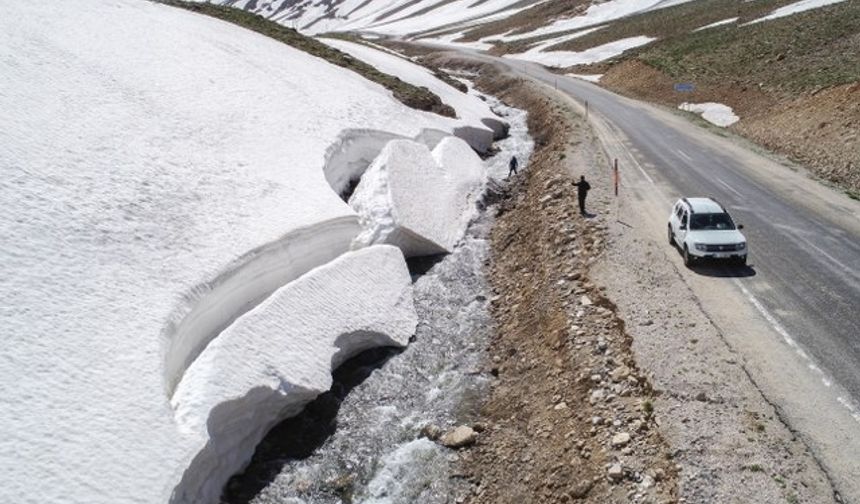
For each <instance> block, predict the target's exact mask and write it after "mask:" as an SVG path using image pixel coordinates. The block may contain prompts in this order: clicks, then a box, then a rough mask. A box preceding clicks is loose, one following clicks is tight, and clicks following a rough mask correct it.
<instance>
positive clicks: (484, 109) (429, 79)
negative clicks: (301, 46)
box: [320, 38, 507, 152]
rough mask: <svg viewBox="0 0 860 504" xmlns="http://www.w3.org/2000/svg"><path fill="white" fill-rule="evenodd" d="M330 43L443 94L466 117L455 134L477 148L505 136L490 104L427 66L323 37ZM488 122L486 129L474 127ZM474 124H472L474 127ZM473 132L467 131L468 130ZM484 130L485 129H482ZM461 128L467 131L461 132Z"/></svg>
mask: <svg viewBox="0 0 860 504" xmlns="http://www.w3.org/2000/svg"><path fill="white" fill-rule="evenodd" d="M320 40H322V41H323V42H325V43H326V44H328V45H330V46H332V47H334V48H336V49H339V50H341V51H343V52H345V53H347V54H349V55H351V56H353V57H354V58H356V59H359V60H361V61H364V62H365V63H368V64H370V65H371V66H374V67H376V68H377V69H378V70H380V71H382V72H385V73H387V74H391V75H394V76H396V77H399V78H400V79H402V80H403V81H405V82H408V83H410V84H413V85H415V86H419V87H426V88H427V89H429V90H430V91H432V92H434V93H436V94H437V95H439V97H440V98H442V101H443V102H445V103H447V104H448V105H451V106H452V107H454V110H455V111H456V113H457V118H458V119H461V120H464V121H465V124H464V125H463V126H464V127H465V128H463V129H457V128H455V130H454V131H455V133H458V136H460V137H462V138H463V139H464V140H466V141H467V142H469V144H470V145H472V146H473V147H474V148H476V149H477V150H479V151H481V152H485V151H486V150H487V149H488V148H489V147H490V145H491V144H492V142H493V139H494V138H501V137H503V136H504V135H505V133H506V131H507V128H506V125H505V124H504V122H502V121H501V120H499V118H498V116H496V114H495V113H493V111H492V110H490V107H488V106H487V104H486V103H485V102H483V101H481V100H480V99H478V98H477V97H475V96H474V95H470V94H467V93H463V92H462V91H460V90H458V89H456V88H454V87H452V86H451V85H450V84H448V83H446V82H444V81H442V80H440V79H438V78H437V77H436V76H434V75H433V73H432V72H430V70H428V69H427V68H425V67H423V66H421V65H418V64H416V63H413V62H411V61H409V60H407V59H405V58H403V57H402V56H398V55H396V54H392V53H390V52H387V51H382V50H378V49H374V48H373V47H369V46H367V45H364V44H356V43H354V42H348V41H346V40H341V39H328V38H322V39H320ZM477 124H485V125H486V126H487V127H486V128H480V127H474V125H477ZM470 125H471V126H470ZM466 130H468V131H470V133H469V134H466V133H465V131H466ZM481 130H484V131H481ZM460 131H463V132H462V133H460Z"/></svg>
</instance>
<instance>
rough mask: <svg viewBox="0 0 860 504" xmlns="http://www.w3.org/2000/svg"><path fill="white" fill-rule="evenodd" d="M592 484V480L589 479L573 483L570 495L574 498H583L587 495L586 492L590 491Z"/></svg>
mask: <svg viewBox="0 0 860 504" xmlns="http://www.w3.org/2000/svg"><path fill="white" fill-rule="evenodd" d="M593 486H594V482H593V481H591V480H585V481H580V482H578V483H575V484H574V485H573V487H572V488H571V489H570V496H571V497H572V498H574V499H584V498H585V497H588V493H589V492H590V491H591V488H592V487H593Z"/></svg>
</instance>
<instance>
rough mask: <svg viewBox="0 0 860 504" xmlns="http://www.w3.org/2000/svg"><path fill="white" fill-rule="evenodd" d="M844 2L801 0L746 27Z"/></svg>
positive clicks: (834, 0) (751, 22) (837, 0)
mask: <svg viewBox="0 0 860 504" xmlns="http://www.w3.org/2000/svg"><path fill="white" fill-rule="evenodd" d="M844 1H845V0H801V1H800V2H795V3H793V4H789V5H786V6H785V7H780V8H779V9H776V10H775V11H773V12H771V13H770V14H768V15H767V16H764V17H760V18H758V19H755V20H753V21H750V22H749V23H746V25H751V24H755V23H761V22H762V21H769V20H771V19H779V18H781V17H786V16H791V15H792V14H797V13H799V12H804V11H808V10H812V9H817V8H819V7H824V6H827V5H832V4H836V3H841V2H844ZM746 25H745V26H746Z"/></svg>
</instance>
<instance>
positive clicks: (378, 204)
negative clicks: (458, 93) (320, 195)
mask: <svg viewBox="0 0 860 504" xmlns="http://www.w3.org/2000/svg"><path fill="white" fill-rule="evenodd" d="M484 176H485V175H484V167H483V164H482V162H481V159H480V158H478V156H477V155H476V154H475V153H474V152H472V150H471V149H470V148H469V146H468V145H467V144H466V143H465V142H464V141H462V140H460V139H458V138H454V137H448V138H446V139H444V140H442V142H440V143H439V145H437V146H436V148H435V149H433V151H432V152H431V151H430V149H428V148H427V147H426V146H425V145H423V144H420V143H417V142H412V141H408V140H394V141H392V142H390V143H388V145H386V146H385V149H383V151H382V152H381V153H380V154H379V157H377V158H376V159H375V160H374V161H373V163H372V164H371V165H370V167H369V168H368V169H367V171H366V172H365V174H364V177H362V179H361V182H360V183H359V184H358V187H356V189H355V193H353V195H352V197H351V198H350V200H349V204H350V205H351V206H352V207H353V208H354V209H355V211H356V212H358V215H359V218H360V221H361V224H362V226H363V227H364V228H365V229H364V231H363V232H362V233H361V234H360V235H359V236H358V238H356V246H362V245H369V244H373V243H390V244H392V245H397V246H398V247H400V249H401V250H403V253H404V254H405V255H406V256H407V257H410V256H421V255H431V254H439V253H444V252H450V251H451V249H452V248H453V246H454V245H455V244H456V242H457V240H459V239H460V237H461V236H462V234H463V231H464V230H465V228H466V225H467V224H468V221H469V219H470V218H471V217H472V216H473V212H474V208H475V201H476V198H477V196H478V192H479V189H480V187H481V185H482V183H483V180H484Z"/></svg>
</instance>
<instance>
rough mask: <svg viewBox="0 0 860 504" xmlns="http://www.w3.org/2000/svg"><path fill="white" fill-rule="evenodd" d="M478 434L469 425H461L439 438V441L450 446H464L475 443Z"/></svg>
mask: <svg viewBox="0 0 860 504" xmlns="http://www.w3.org/2000/svg"><path fill="white" fill-rule="evenodd" d="M477 439H478V434H477V433H476V432H475V430H474V429H472V428H471V427H469V426H466V425H461V426H459V427H457V428H455V429H453V430H450V431H448V432H446V433H445V435H444V436H442V437H441V438H439V442H440V443H442V445H443V446H446V447H448V448H462V447H464V446H469V445H472V444H474V443H475V441H476V440H477Z"/></svg>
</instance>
